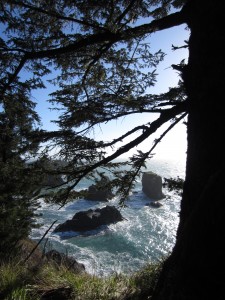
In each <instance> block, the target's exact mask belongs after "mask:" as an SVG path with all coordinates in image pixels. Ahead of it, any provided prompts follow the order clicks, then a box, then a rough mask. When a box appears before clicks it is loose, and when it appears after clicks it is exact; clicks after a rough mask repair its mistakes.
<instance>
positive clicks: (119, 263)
mask: <svg viewBox="0 0 225 300" xmlns="http://www.w3.org/2000/svg"><path fill="white" fill-rule="evenodd" d="M143 171H152V172H155V173H157V174H158V175H160V176H161V177H162V178H164V177H166V178H169V177H177V176H179V177H180V178H183V179H184V175H185V161H184V160H182V161H176V160H173V161H171V160H159V159H154V160H151V161H150V162H149V163H148V164H147V169H144V170H143ZM89 185H90V182H89V181H86V182H85V181H83V187H86V188H88V186H89ZM163 193H164V194H165V195H166V197H165V198H164V199H163V200H161V203H162V204H163V205H162V206H161V207H159V208H155V207H151V206H148V205H147V204H148V203H149V201H150V199H149V198H148V197H147V196H146V195H145V194H144V193H143V192H142V185H141V178H139V180H138V182H137V184H136V186H135V191H134V193H133V194H132V195H130V196H129V198H128V199H127V201H126V203H125V204H126V207H125V208H121V214H122V216H123V217H124V220H123V221H121V222H118V223H116V224H112V225H109V226H103V227H101V228H99V229H98V230H93V231H91V232H85V233H82V234H81V233H78V232H77V233H76V232H70V233H68V232H67V233H65V234H60V233H57V234H56V233H53V230H54V228H55V226H57V225H58V224H59V223H63V222H65V221H66V220H68V219H71V218H72V217H73V216H74V214H75V213H77V212H78V211H84V210H87V209H90V208H92V209H95V208H101V207H103V206H105V205H115V206H117V205H118V199H117V198H116V197H115V198H113V199H112V200H110V201H109V202H108V203H101V202H98V201H88V200H85V199H80V200H76V201H74V202H70V203H68V204H67V205H66V206H64V207H63V208H61V209H59V206H57V205H47V204H45V203H44V201H43V200H40V208H39V213H41V214H42V216H41V217H40V218H39V220H38V222H40V223H41V224H42V226H41V227H40V228H38V229H34V230H33V231H32V233H31V238H32V239H33V240H35V241H39V240H40V239H41V237H42V236H43V234H44V233H45V232H46V231H47V230H48V228H49V227H50V226H51V224H52V223H53V222H54V221H56V220H57V222H56V223H55V225H54V227H53V228H52V230H50V231H49V232H48V234H47V236H46V238H45V240H44V241H43V243H42V246H43V245H44V244H45V248H46V249H45V250H46V251H48V250H51V249H56V250H58V251H60V252H63V253H66V254H67V255H69V256H73V257H74V258H75V259H76V260H77V261H78V262H80V263H83V264H84V266H85V269H86V271H87V272H89V273H91V274H95V275H98V276H107V275H110V274H112V273H124V274H127V273H131V272H134V271H137V270H138V269H140V268H141V267H142V266H143V265H145V264H146V263H147V262H156V261H158V260H160V259H161V258H163V257H165V256H166V255H168V254H169V253H170V251H171V250H172V248H173V246H174V243H175V239H176V230H177V226H178V222H179V210H180V196H178V195H177V194H176V193H175V192H170V191H168V190H166V189H163ZM117 207H118V206H117Z"/></svg>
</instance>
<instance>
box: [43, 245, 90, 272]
mask: <svg viewBox="0 0 225 300" xmlns="http://www.w3.org/2000/svg"><path fill="white" fill-rule="evenodd" d="M45 256H46V258H47V259H48V260H49V261H53V262H54V263H55V264H56V265H57V266H58V267H61V266H63V267H65V268H67V269H68V270H71V271H73V272H75V273H83V272H84V271H85V266H84V265H83V264H81V263H78V262H77V261H76V259H74V258H73V257H71V256H67V255H66V254H64V253H60V252H58V251H56V250H51V251H49V252H47V253H46V254H45Z"/></svg>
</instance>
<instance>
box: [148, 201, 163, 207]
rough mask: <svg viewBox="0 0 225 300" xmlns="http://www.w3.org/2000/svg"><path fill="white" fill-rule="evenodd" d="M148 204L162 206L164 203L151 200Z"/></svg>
mask: <svg viewBox="0 0 225 300" xmlns="http://www.w3.org/2000/svg"><path fill="white" fill-rule="evenodd" d="M147 206H152V207H156V208H158V207H161V206H162V203H160V202H159V201H151V202H149V203H148V204H147Z"/></svg>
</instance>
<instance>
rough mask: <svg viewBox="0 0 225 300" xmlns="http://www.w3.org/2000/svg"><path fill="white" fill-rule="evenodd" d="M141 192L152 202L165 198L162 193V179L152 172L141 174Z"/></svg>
mask: <svg viewBox="0 0 225 300" xmlns="http://www.w3.org/2000/svg"><path fill="white" fill-rule="evenodd" d="M142 191H143V192H144V193H145V195H146V196H148V197H149V198H151V199H154V200H160V199H162V198H164V197H165V196H164V194H163V193H162V177H161V176H159V175H157V174H155V173H153V172H145V173H143V176H142Z"/></svg>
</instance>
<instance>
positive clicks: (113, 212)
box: [54, 205, 123, 232]
mask: <svg viewBox="0 0 225 300" xmlns="http://www.w3.org/2000/svg"><path fill="white" fill-rule="evenodd" d="M122 220H123V217H122V215H121V213H120V212H119V210H118V209H117V208H116V207H115V206H108V205H107V206H105V207H103V208H97V209H95V210H93V209H89V210H87V211H81V212H78V213H76V214H75V215H74V216H73V218H72V219H71V220H67V221H66V222H64V223H62V224H59V225H58V226H57V227H56V228H55V229H54V232H66V231H89V230H93V229H96V228H98V227H100V226H101V225H109V224H112V223H116V222H119V221H122Z"/></svg>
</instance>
